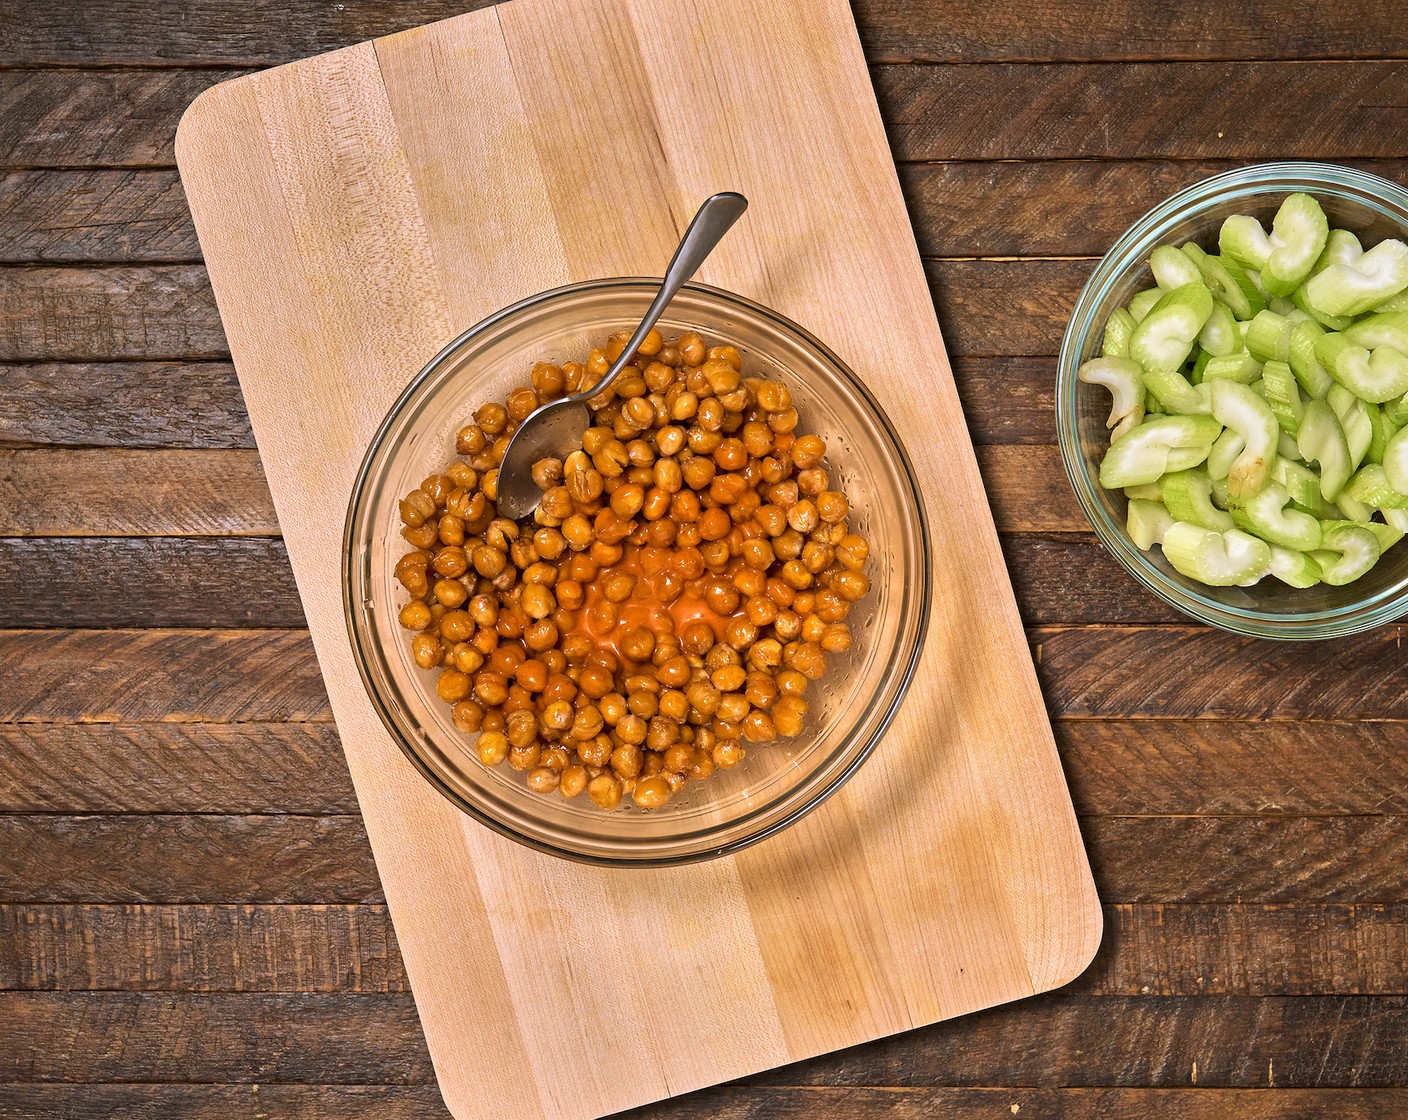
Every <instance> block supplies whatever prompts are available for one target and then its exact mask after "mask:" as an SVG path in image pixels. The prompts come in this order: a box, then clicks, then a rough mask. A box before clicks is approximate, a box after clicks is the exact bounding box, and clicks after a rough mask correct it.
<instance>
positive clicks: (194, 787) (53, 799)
mask: <svg viewBox="0 0 1408 1120" xmlns="http://www.w3.org/2000/svg"><path fill="white" fill-rule="evenodd" d="M356 810H357V800H356V797H355V796H354V795H353V792H352V780H351V778H349V777H348V775H347V763H346V762H345V761H343V757H342V746H341V744H340V743H339V742H338V738H337V731H336V729H335V728H334V727H333V725H332V724H331V723H330V722H323V723H234V724H218V723H126V724H111V723H89V724H82V723H54V724H37V723H11V724H0V813H72V814H79V815H81V814H86V813H157V812H160V813H308V814H322V813H355V812H356Z"/></svg>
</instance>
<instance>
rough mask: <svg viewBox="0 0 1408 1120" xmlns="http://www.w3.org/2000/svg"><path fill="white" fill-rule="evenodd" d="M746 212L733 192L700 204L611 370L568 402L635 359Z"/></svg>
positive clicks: (599, 387) (588, 394) (589, 393)
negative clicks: (674, 301)
mask: <svg viewBox="0 0 1408 1120" xmlns="http://www.w3.org/2000/svg"><path fill="white" fill-rule="evenodd" d="M747 209H748V200H747V199H746V198H744V197H743V196H742V195H741V194H738V193H736V192H735V191H720V192H719V193H718V194H713V195H710V196H709V197H708V198H706V199H705V200H704V203H703V205H701V206H700V207H699V210H698V211H697V212H696V213H695V215H694V219H693V220H692V221H691V222H690V223H689V228H688V229H687V230H685V231H684V237H682V238H681V239H680V245H679V248H678V249H676V250H675V255H674V256H673V257H671V258H670V266H669V267H668V268H667V269H665V280H664V282H663V283H662V284H661V285H660V291H659V292H657V293H656V295H655V298H654V299H653V300H651V301H650V306H649V307H648V308H647V309H646V312H645V317H644V318H642V319H641V321H640V326H638V327H637V328H636V333H635V334H633V335H631V340H630V341H629V342H628V343H626V348H625V349H624V350H622V351H621V356H620V357H619V358H617V359H616V361H615V362H613V363H612V365H611V368H610V369H609V370H607V371H606V376H605V377H603V378H602V379H601V380H600V381H598V382H597V383H596V384H595V385H593V386H592V387H591V388H590V389H584V390H582V391H581V392H580V393H577V394H576V395H575V396H573V397H572V400H574V401H586V400H590V399H591V398H592V397H594V396H596V395H597V394H598V393H600V392H603V391H604V390H605V389H606V388H607V387H608V386H609V385H610V384H611V383H612V382H613V381H615V380H616V377H617V375H618V374H620V372H621V371H622V370H623V369H625V368H626V366H627V364H629V362H630V361H631V359H632V358H634V357H635V353H636V350H638V349H639V348H640V344H641V343H642V342H644V341H645V336H646V335H648V334H649V333H650V329H651V328H652V327H653V326H655V323H656V320H658V319H659V318H660V316H661V315H662V314H664V311H665V308H666V307H668V306H669V303H670V300H672V299H674V298H675V293H676V292H678V291H679V290H680V288H682V287H683V286H684V284H685V282H686V281H687V280H689V278H690V277H691V276H693V275H694V274H695V273H696V272H697V271H699V266H700V265H701V264H703V263H704V258H705V257H707V256H708V255H709V254H710V253H711V252H713V250H714V246H715V245H717V244H718V243H719V241H720V240H721V239H722V238H723V235H724V234H726V233H727V232H728V231H729V228H730V227H731V226H732V225H733V223H734V222H736V221H738V219H739V218H741V217H742V216H743V211H745V210H747Z"/></svg>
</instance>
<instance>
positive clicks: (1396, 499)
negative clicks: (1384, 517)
mask: <svg viewBox="0 0 1408 1120" xmlns="http://www.w3.org/2000/svg"><path fill="white" fill-rule="evenodd" d="M1346 497H1349V498H1352V499H1353V500H1354V501H1356V502H1363V503H1364V504H1365V505H1366V506H1373V507H1374V508H1375V509H1408V494H1403V493H1401V492H1399V491H1398V490H1395V489H1394V488H1393V485H1392V484H1391V483H1390V482H1389V480H1388V473H1387V472H1386V471H1385V470H1384V469H1383V467H1381V466H1379V464H1378V463H1366V464H1365V465H1364V466H1362V467H1360V468H1359V469H1358V470H1357V471H1355V472H1354V474H1353V475H1352V476H1351V477H1350V480H1349V481H1348V482H1346V483H1345V484H1344V491H1343V492H1342V493H1341V494H1340V496H1339V497H1338V498H1337V499H1336V501H1343V500H1344V499H1345V498H1346Z"/></svg>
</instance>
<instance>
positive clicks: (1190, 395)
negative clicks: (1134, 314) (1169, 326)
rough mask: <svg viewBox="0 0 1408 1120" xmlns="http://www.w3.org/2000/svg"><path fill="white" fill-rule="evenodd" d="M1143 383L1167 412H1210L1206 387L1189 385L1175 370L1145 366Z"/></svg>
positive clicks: (1191, 413) (1196, 413)
mask: <svg viewBox="0 0 1408 1120" xmlns="http://www.w3.org/2000/svg"><path fill="white" fill-rule="evenodd" d="M1151 317H1152V316H1151ZM1143 381H1144V388H1145V390H1146V391H1147V392H1148V393H1150V394H1152V395H1153V396H1155V397H1157V398H1158V399H1159V401H1160V402H1161V403H1162V404H1163V406H1164V408H1165V409H1166V410H1167V411H1168V412H1171V413H1175V414H1178V415H1182V416H1192V415H1203V416H1205V415H1207V414H1208V413H1209V412H1211V411H1212V404H1211V402H1210V398H1209V396H1208V393H1209V389H1208V386H1206V385H1192V384H1190V383H1189V381H1188V379H1187V378H1186V377H1184V376H1183V374H1181V373H1179V372H1178V371H1177V370H1176V369H1160V368H1159V367H1157V366H1146V367H1145V368H1144V378H1143Z"/></svg>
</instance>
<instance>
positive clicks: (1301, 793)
mask: <svg viewBox="0 0 1408 1120" xmlns="http://www.w3.org/2000/svg"><path fill="white" fill-rule="evenodd" d="M323 719H324V721H326V719H327V717H326V716H324V717H323ZM1055 730H1056V739H1057V743H1058V744H1059V746H1060V748H1061V758H1062V761H1063V762H1064V764H1065V768H1066V774H1067V777H1068V778H1069V779H1070V782H1071V787H1072V792H1073V794H1074V796H1075V800H1076V808H1077V811H1078V812H1080V813H1081V814H1082V815H1085V816H1137V815H1141V814H1153V815H1168V816H1196V815H1234V816H1258V815H1259V816H1278V815H1289V816H1333V815H1375V814H1383V813H1387V814H1396V815H1408V758H1405V757H1404V754H1403V751H1402V750H1401V749H1400V746H1401V742H1402V736H1403V733H1404V731H1403V725H1402V724H1400V723H1377V722H1370V721H1365V722H1318V723H1305V722H1290V721H1276V722H1261V721H1247V722H1242V721H1220V720H1150V719H1145V720H1137V721H1120V720H1089V719H1075V720H1062V721H1060V722H1058V723H1057V725H1056V728H1055ZM355 808H356V802H355V800H354V798H353V794H352V787H351V781H350V779H349V778H348V776H347V772H346V764H345V763H344V762H343V760H342V752H341V747H340V745H339V743H338V739H337V733H336V731H335V730H334V729H333V727H332V725H331V723H330V722H316V723H240V724H220V723H140V724H138V723H119V724H112V723H90V724H63V723H59V724H47V723H22V724H8V725H0V812H9V813H14V812H18V813H38V812H52V813H70V814H76V815H81V814H85V813H124V812H132V813H145V812H171V813H176V812H190V813H310V814H317V813H347V812H351V811H354V810H355Z"/></svg>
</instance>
